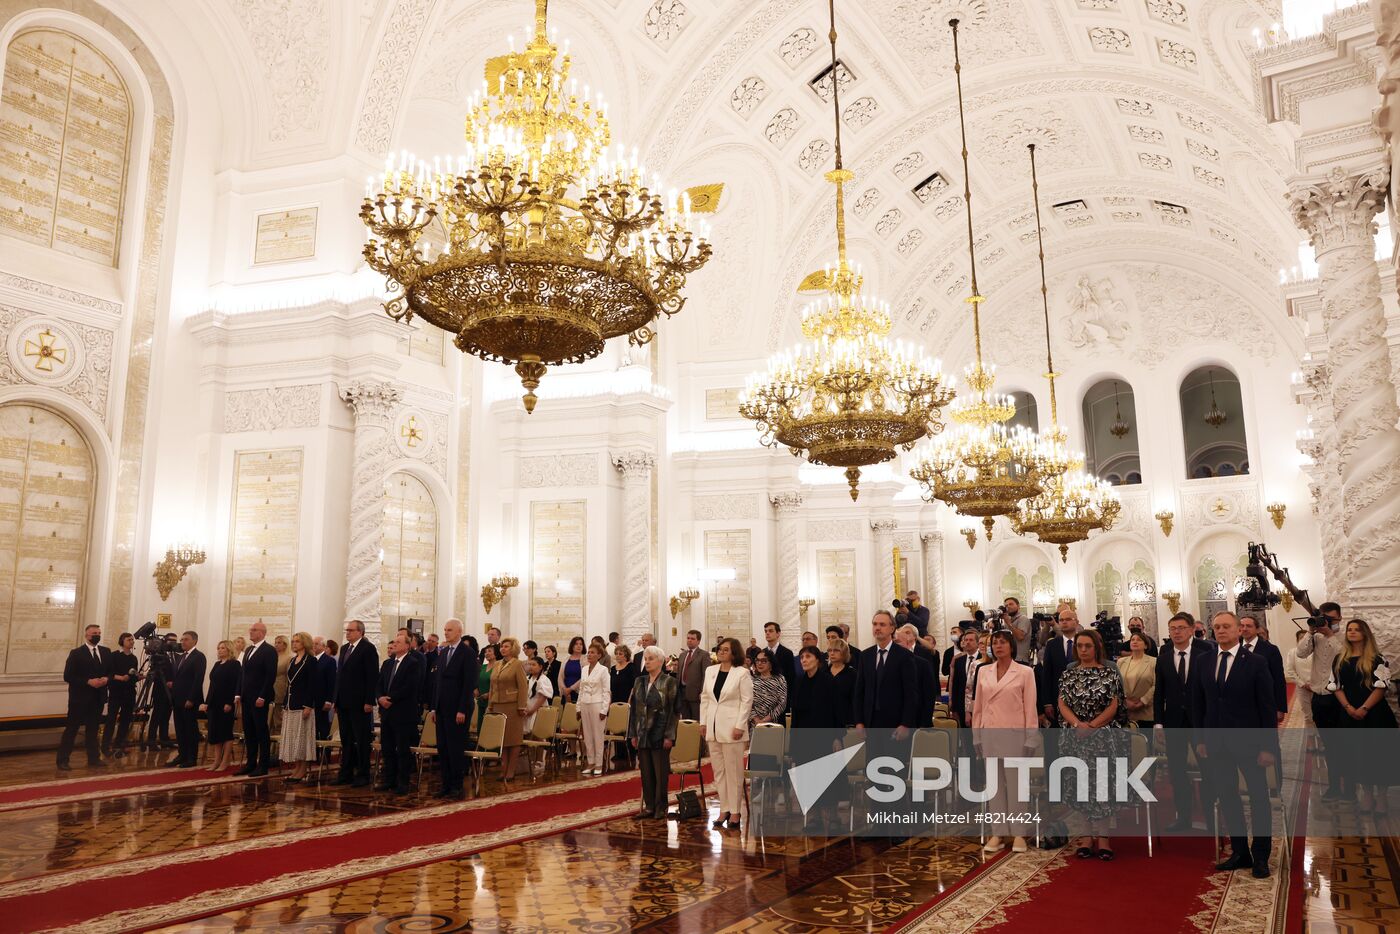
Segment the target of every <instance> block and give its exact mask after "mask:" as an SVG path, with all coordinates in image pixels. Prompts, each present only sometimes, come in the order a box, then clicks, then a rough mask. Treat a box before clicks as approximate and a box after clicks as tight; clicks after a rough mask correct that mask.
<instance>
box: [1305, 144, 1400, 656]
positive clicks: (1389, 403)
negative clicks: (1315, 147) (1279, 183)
mask: <svg viewBox="0 0 1400 934" xmlns="http://www.w3.org/2000/svg"><path fill="white" fill-rule="evenodd" d="M1389 176H1390V172H1389V169H1388V168H1386V167H1381V168H1377V169H1374V170H1371V171H1368V172H1360V173H1355V174H1348V173H1347V172H1345V171H1343V170H1342V169H1340V168H1336V169H1333V170H1332V172H1331V173H1329V174H1328V175H1327V176H1326V177H1325V178H1322V179H1313V180H1302V181H1299V182H1297V183H1295V184H1294V185H1293V186H1292V187H1291V188H1290V190H1289V201H1290V204H1291V206H1292V209H1293V217H1294V220H1295V222H1296V223H1297V224H1298V226H1299V227H1301V228H1302V229H1303V230H1305V231H1306V232H1307V233H1308V234H1309V235H1310V236H1311V238H1312V245H1313V248H1314V249H1315V250H1316V252H1317V263H1318V278H1319V280H1320V286H1321V288H1320V292H1321V296H1322V317H1323V326H1324V328H1325V330H1326V336H1327V367H1328V375H1329V382H1330V384H1331V400H1332V416H1333V423H1334V431H1333V438H1334V441H1335V444H1334V447H1335V452H1336V458H1337V464H1338V468H1339V470H1340V474H1341V488H1342V496H1341V499H1342V503H1341V506H1342V509H1341V516H1340V517H1338V516H1330V517H1328V516H1324V517H1323V522H1324V523H1326V522H1328V521H1331V522H1337V521H1338V520H1339V519H1340V524H1341V527H1342V532H1343V534H1344V535H1345V537H1346V543H1345V546H1344V547H1345V557H1344V559H1343V563H1344V565H1345V567H1346V569H1347V571H1348V576H1349V581H1348V585H1349V586H1348V588H1347V593H1346V597H1345V599H1346V602H1348V603H1349V604H1351V606H1352V608H1353V609H1355V610H1356V611H1357V612H1359V613H1364V614H1367V615H1370V616H1373V617H1374V619H1373V622H1378V623H1380V624H1381V626H1382V627H1385V628H1386V629H1388V630H1390V631H1388V632H1386V633H1385V639H1386V641H1387V642H1391V641H1392V640H1393V639H1394V638H1395V637H1396V636H1397V635H1400V633H1396V632H1395V631H1394V628H1393V627H1394V626H1395V625H1396V624H1397V623H1400V618H1398V617H1400V588H1397V586H1396V582H1397V581H1400V429H1397V428H1396V421H1397V419H1400V407H1397V404H1396V399H1395V391H1394V389H1393V387H1392V386H1391V384H1390V381H1389V380H1388V379H1386V376H1387V375H1388V374H1389V373H1390V353H1389V350H1388V348H1387V347H1386V342H1385V307H1384V304H1383V303H1382V301H1381V285H1380V276H1379V274H1378V272H1377V269H1376V262H1375V233H1376V224H1375V216H1376V214H1377V212H1379V211H1380V210H1381V209H1382V208H1383V207H1384V206H1385V197H1386V190H1387V186H1388V184H1389Z"/></svg>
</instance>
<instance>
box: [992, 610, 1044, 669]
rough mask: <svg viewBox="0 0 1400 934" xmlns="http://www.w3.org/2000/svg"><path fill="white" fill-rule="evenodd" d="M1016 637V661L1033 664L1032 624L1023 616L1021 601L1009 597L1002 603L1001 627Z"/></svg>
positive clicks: (999, 627) (1033, 642)
mask: <svg viewBox="0 0 1400 934" xmlns="http://www.w3.org/2000/svg"><path fill="white" fill-rule="evenodd" d="M996 628H998V629H1008V630H1010V631H1011V634H1012V635H1013V636H1015V637H1016V661H1018V662H1025V663H1026V664H1031V663H1032V662H1033V661H1034V660H1035V641H1034V640H1033V639H1031V623H1030V621H1029V620H1027V619H1026V618H1025V617H1023V616H1022V615H1021V601H1020V600H1019V599H1017V598H1016V597H1007V598H1006V599H1005V600H1003V601H1002V602H1001V625H1000V626H998V627H996Z"/></svg>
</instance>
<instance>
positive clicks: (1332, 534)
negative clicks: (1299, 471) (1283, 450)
mask: <svg viewBox="0 0 1400 934" xmlns="http://www.w3.org/2000/svg"><path fill="white" fill-rule="evenodd" d="M1303 376H1304V383H1305V385H1306V387H1307V390H1306V391H1305V392H1300V393H1298V394H1297V396H1298V398H1299V399H1301V401H1302V402H1303V405H1304V406H1305V407H1306V408H1307V410H1308V419H1309V421H1308V424H1309V425H1310V426H1311V429H1312V432H1313V437H1312V438H1311V439H1310V440H1307V441H1304V442H1302V443H1301V444H1300V445H1299V449H1300V450H1301V451H1302V452H1303V453H1304V454H1306V455H1308V457H1310V458H1312V461H1313V463H1312V466H1310V467H1307V468H1305V471H1306V473H1307V477H1308V489H1309V492H1311V493H1312V495H1313V503H1312V511H1313V517H1314V518H1315V519H1317V527H1318V537H1319V539H1320V544H1321V546H1322V574H1323V578H1324V586H1323V587H1319V588H1315V589H1316V591H1317V592H1318V593H1319V594H1322V593H1329V594H1338V595H1340V594H1344V593H1346V589H1347V581H1348V573H1347V572H1348V568H1347V561H1346V546H1347V539H1346V535H1345V534H1344V533H1343V532H1342V523H1341V521H1340V516H1341V515H1342V473H1341V465H1340V462H1339V459H1338V456H1337V440H1336V439H1337V434H1336V426H1335V424H1334V421H1333V412H1332V386H1331V381H1330V380H1329V378H1328V375H1327V366H1326V365H1325V364H1320V363H1313V364H1310V365H1309V366H1307V367H1306V368H1305V369H1304V371H1303Z"/></svg>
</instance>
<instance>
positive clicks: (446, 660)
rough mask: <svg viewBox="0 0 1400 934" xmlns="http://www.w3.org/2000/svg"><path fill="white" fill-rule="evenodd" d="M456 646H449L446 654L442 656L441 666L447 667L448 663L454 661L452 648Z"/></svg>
mask: <svg viewBox="0 0 1400 934" xmlns="http://www.w3.org/2000/svg"><path fill="white" fill-rule="evenodd" d="M454 648H455V646H451V645H449V646H448V647H447V649H446V652H445V654H444V655H443V656H442V664H441V665H440V666H439V667H441V668H446V667H447V666H448V664H449V663H450V662H451V661H452V650H453V649H454Z"/></svg>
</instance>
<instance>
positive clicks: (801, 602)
mask: <svg viewBox="0 0 1400 934" xmlns="http://www.w3.org/2000/svg"><path fill="white" fill-rule="evenodd" d="M816 603H817V601H816V600H814V599H813V598H811V597H799V598H798V600H797V612H798V613H799V614H801V615H802V616H804V617H805V616H806V615H807V611H808V610H810V609H811V608H812V607H813V606H815V605H816Z"/></svg>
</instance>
